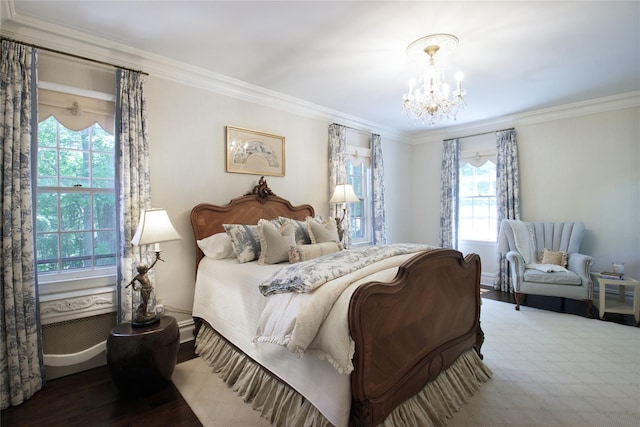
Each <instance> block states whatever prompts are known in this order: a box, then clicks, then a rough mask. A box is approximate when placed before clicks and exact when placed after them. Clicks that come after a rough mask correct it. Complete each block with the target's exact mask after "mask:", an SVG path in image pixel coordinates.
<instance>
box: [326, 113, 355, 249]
mask: <svg viewBox="0 0 640 427" xmlns="http://www.w3.org/2000/svg"><path fill="white" fill-rule="evenodd" d="M346 151H347V128H346V127H345V126H342V125H339V124H336V123H333V124H331V125H330V126H329V198H331V196H332V195H333V190H335V188H336V185H338V184H346V183H347V165H346V162H345V153H346ZM339 209H340V207H339V206H338V205H336V206H335V214H334V216H335V217H337V218H338V217H340V216H341V215H342V213H341V212H339ZM349 224H351V220H350V218H349V210H347V212H346V213H345V215H344V218H343V219H342V229H343V230H344V237H343V238H342V244H343V245H344V247H345V248H348V247H349V246H350V244H351V231H350V228H351V227H350V226H349Z"/></svg>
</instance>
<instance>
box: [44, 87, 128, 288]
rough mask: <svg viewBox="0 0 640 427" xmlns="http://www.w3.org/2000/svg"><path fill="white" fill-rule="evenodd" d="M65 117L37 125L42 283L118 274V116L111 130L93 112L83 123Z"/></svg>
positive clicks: (47, 96)
mask: <svg viewBox="0 0 640 427" xmlns="http://www.w3.org/2000/svg"><path fill="white" fill-rule="evenodd" d="M56 96H57V95H56V94H55V93H46V94H45V95H44V96H43V98H44V99H45V100H49V101H50V100H51V99H55V98H56ZM60 96H62V95H60ZM95 102H97V101H95V100H94V103H95ZM102 102H103V103H104V102H106V101H102ZM50 104H51V102H50ZM44 107H45V108H43V110H45V111H46V109H47V106H46V105H45V106H44ZM106 110H107V111H109V108H107V109H106ZM111 111H112V108H111ZM73 115H75V116H78V115H80V114H77V113H76V114H71V116H73ZM58 116H59V117H60V120H59V119H58ZM64 116H65V115H64V114H59V115H55V114H54V115H49V116H48V117H46V118H45V119H44V120H41V121H40V122H39V123H38V133H37V135H38V140H37V157H36V167H35V168H34V169H35V170H36V174H35V175H36V176H35V183H36V192H35V193H36V195H35V213H36V215H35V216H36V220H35V231H36V232H35V247H36V262H37V271H38V278H39V283H41V284H47V283H57V282H65V281H73V280H76V281H77V280H82V279H88V278H95V277H97V276H102V277H104V276H107V275H114V274H115V266H116V253H117V227H116V191H115V189H116V184H115V138H114V135H113V131H112V128H113V125H112V122H113V114H111V117H110V120H111V123H109V124H110V125H111V131H107V130H105V128H103V127H102V126H101V123H99V122H102V124H104V122H105V121H104V120H105V119H104V117H102V119H101V120H99V121H93V120H92V119H91V115H90V114H89V117H87V118H85V123H81V124H78V120H73V117H71V118H70V120H69V121H67V120H66V119H65V117H64ZM103 116H104V114H103ZM41 117H42V115H41ZM76 118H77V117H76ZM108 119H109V118H108V117H107V123H108ZM87 121H90V122H91V123H86V122H87ZM69 123H71V124H69ZM71 127H73V128H74V129H71ZM105 127H109V126H105Z"/></svg>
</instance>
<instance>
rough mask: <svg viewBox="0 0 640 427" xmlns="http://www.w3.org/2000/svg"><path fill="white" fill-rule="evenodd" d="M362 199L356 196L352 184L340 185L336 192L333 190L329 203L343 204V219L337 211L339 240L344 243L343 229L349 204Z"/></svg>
mask: <svg viewBox="0 0 640 427" xmlns="http://www.w3.org/2000/svg"><path fill="white" fill-rule="evenodd" d="M359 201H360V199H359V198H358V196H356V193H355V191H353V187H352V186H351V184H338V185H336V188H335V190H333V195H332V196H331V199H329V203H331V204H335V205H339V204H342V205H343V207H342V218H340V217H338V212H337V210H336V226H337V228H338V239H339V240H340V241H341V242H342V236H343V234H344V229H343V228H342V220H343V219H344V218H345V217H346V215H347V203H353V202H359Z"/></svg>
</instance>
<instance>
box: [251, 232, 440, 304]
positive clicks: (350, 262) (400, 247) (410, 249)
mask: <svg viewBox="0 0 640 427" xmlns="http://www.w3.org/2000/svg"><path fill="white" fill-rule="evenodd" d="M433 248H434V247H433V246H428V245H419V244H412V243H396V244H392V245H376V246H367V247H364V248H358V249H350V250H345V251H340V252H336V253H333V254H329V255H325V256H321V257H319V258H315V259H312V260H309V261H304V262H299V263H295V264H291V265H289V266H287V267H285V268H283V269H281V270H279V271H278V272H277V273H276V274H274V275H273V276H272V277H271V278H270V279H268V280H266V281H264V282H263V283H262V284H261V285H260V292H262V294H263V295H264V296H269V295H272V294H277V293H283V292H311V291H313V290H314V289H316V288H318V287H319V286H322V285H323V284H325V283H326V282H328V281H330V280H333V279H335V278H338V277H341V276H344V275H345V274H348V273H351V272H354V271H356V270H358V269H361V268H363V267H365V266H367V265H369V264H372V263H374V262H376V261H380V260H383V259H386V258H390V257H393V256H396V255H402V254H409V253H416V252H421V251H424V250H428V249H433Z"/></svg>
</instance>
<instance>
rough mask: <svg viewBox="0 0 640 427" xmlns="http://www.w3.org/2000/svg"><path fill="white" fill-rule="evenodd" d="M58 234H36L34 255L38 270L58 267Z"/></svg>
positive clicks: (52, 269)
mask: <svg viewBox="0 0 640 427" xmlns="http://www.w3.org/2000/svg"><path fill="white" fill-rule="evenodd" d="M59 253H60V252H59V247H58V234H57V233H55V234H54V233H46V234H38V235H37V237H36V256H37V259H38V271H39V272H44V271H55V270H57V269H58V255H59Z"/></svg>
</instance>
